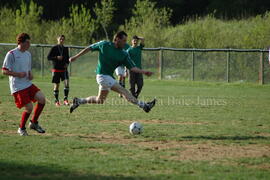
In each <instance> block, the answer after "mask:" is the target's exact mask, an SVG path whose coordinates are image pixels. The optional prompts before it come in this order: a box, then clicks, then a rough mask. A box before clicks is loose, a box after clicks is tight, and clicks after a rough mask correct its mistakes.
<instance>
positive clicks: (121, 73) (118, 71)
mask: <svg viewBox="0 0 270 180" xmlns="http://www.w3.org/2000/svg"><path fill="white" fill-rule="evenodd" d="M115 73H116V75H117V76H126V68H125V67H124V66H118V67H117V68H116V69H115Z"/></svg>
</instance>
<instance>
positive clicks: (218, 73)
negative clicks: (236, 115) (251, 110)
mask: <svg viewBox="0 0 270 180" xmlns="http://www.w3.org/2000/svg"><path fill="white" fill-rule="evenodd" d="M52 46H53V45H38V44H32V45H31V48H30V50H29V51H30V52H31V54H32V68H33V72H34V73H35V75H40V76H41V77H46V76H51V68H52V64H51V62H50V61H48V60H47V55H48V53H49V51H50V49H51V47H52ZM15 47H16V44H7V43H0V63H3V60H4V57H5V55H6V53H7V52H8V51H9V50H10V49H13V48H15ZM67 47H69V53H70V56H72V55H75V54H76V53H78V52H79V51H81V50H82V49H83V48H84V47H82V46H67ZM97 59H98V52H92V53H87V54H86V55H84V56H82V57H81V58H80V59H79V60H78V61H76V62H74V63H72V64H70V66H69V72H70V75H71V76H74V77H94V76H95V68H96V65H97ZM142 65H143V68H144V69H147V70H151V71H153V72H154V73H155V74H154V75H153V76H152V77H150V78H154V79H179V80H188V81H212V82H252V83H260V84H265V83H270V66H269V63H268V51H267V50H262V49H250V50H249V49H179V48H145V49H144V50H143V54H142Z"/></svg>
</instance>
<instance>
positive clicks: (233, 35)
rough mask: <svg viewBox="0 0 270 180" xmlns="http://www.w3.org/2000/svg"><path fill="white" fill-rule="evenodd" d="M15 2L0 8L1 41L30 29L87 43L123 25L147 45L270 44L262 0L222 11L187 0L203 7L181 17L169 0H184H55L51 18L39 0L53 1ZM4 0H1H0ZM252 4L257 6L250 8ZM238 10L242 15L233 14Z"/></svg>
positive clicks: (43, 37)
mask: <svg viewBox="0 0 270 180" xmlns="http://www.w3.org/2000/svg"><path fill="white" fill-rule="evenodd" d="M16 2H17V3H18V4H19V6H16V7H13V6H11V5H8V3H7V4H6V6H2V7H1V9H0V18H1V21H0V25H1V31H0V42H15V36H16V34H18V33H19V32H28V33H29V34H30V35H31V36H32V42H34V43H47V44H54V43H55V42H56V36H57V35H59V34H65V36H66V37H67V38H66V39H67V44H72V45H87V44H89V43H93V42H96V41H98V40H101V39H111V38H112V34H113V33H114V32H116V31H118V30H125V31H127V33H128V34H129V35H130V36H133V35H134V34H137V35H140V36H144V37H145V38H146V40H147V41H146V42H147V43H146V45H147V47H158V46H167V47H179V48H265V47H267V46H268V45H269V44H270V42H269V40H268V39H269V38H268V37H269V35H270V25H269V22H270V21H269V20H270V13H268V12H267V7H268V6H267V5H266V6H264V7H261V4H263V1H260V0H257V1H252V0H251V1H249V5H248V6H247V7H245V3H243V2H245V1H243V0H241V1H238V0H235V1H226V3H228V4H229V6H231V10H230V11H225V10H224V11H222V8H223V7H225V5H224V3H223V5H222V2H223V1H221V0H215V1H211V0H208V1H203V2H208V3H206V4H203V3H202V1H196V0H190V1H188V2H189V3H190V2H194V7H193V8H192V9H193V11H195V10H196V8H198V7H200V6H202V7H201V8H199V9H200V10H201V12H199V11H195V12H194V14H192V13H191V12H190V13H191V14H187V13H186V14H185V13H184V15H183V16H181V17H179V20H176V18H175V15H176V14H177V13H176V11H177V12H178V10H175V9H177V8H180V7H182V6H175V7H170V6H169V5H170V4H172V5H174V3H179V5H180V4H181V3H182V4H185V3H186V5H187V4H188V3H187V1H185V0H182V1H181V0H179V1H173V0H169V1H163V0H161V1H159V2H158V3H156V2H154V1H150V0H134V1H123V2H122V1H116V0H101V1H80V0H77V1H76V2H77V3H74V2H75V1H72V0H70V1H67V2H68V3H66V4H69V3H72V4H71V5H70V6H69V7H68V8H66V4H65V3H63V1H57V2H58V3H59V4H58V5H57V6H56V7H55V8H58V10H51V11H52V14H58V13H60V14H58V15H54V16H53V15H52V17H46V16H45V15H46V11H48V8H45V5H40V3H41V2H43V3H45V2H46V4H47V5H48V4H50V3H51V2H52V1H50V0H48V1H33V0H32V1H16ZM37 2H39V3H37ZM133 2H134V4H133ZM4 3H5V0H1V4H4ZM119 3H120V4H119ZM196 3H197V4H196ZM241 3H242V4H241ZM254 3H255V4H257V5H256V6H255V7H254V8H253V9H252V8H248V7H249V6H251V5H254ZM260 3H261V4H260ZM90 4H91V8H89V6H90ZM166 4H167V6H165V5H166ZM122 6H123V7H122ZM125 6H126V7H125ZM239 6H241V7H242V10H241V11H237V10H234V9H238V10H239ZM129 7H132V8H131V9H130V8H129ZM206 7H207V8H206ZM217 7H219V8H217ZM243 7H245V8H243ZM62 8H66V10H67V12H68V13H67V14H65V15H63V14H61V13H66V10H65V11H62ZM205 8H206V9H205ZM233 8H234V9H233ZM236 11H237V12H238V13H240V14H237V15H235V14H234V12H236ZM119 12H122V14H121V13H120V14H119ZM209 12H212V13H209ZM181 13H183V12H181ZM257 13H262V14H259V15H256V14H257ZM253 15H255V16H253ZM119 17H121V18H119Z"/></svg>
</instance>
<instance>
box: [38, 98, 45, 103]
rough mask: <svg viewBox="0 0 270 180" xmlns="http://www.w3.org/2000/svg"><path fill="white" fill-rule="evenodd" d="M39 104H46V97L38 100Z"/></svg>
mask: <svg viewBox="0 0 270 180" xmlns="http://www.w3.org/2000/svg"><path fill="white" fill-rule="evenodd" d="M38 103H39V104H44V105H45V104H46V99H45V97H42V98H40V99H39V100H38Z"/></svg>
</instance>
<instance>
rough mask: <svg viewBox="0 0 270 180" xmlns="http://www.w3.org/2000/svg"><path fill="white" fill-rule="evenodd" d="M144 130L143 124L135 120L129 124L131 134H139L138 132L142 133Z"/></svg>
mask: <svg viewBox="0 0 270 180" xmlns="http://www.w3.org/2000/svg"><path fill="white" fill-rule="evenodd" d="M142 131H143V126H142V125H141V124H140V123H138V122H133V123H131V124H130V126H129V132H130V134H133V135H137V134H141V133H142Z"/></svg>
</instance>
